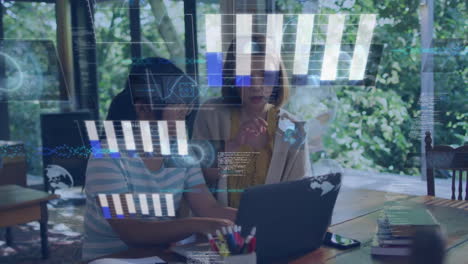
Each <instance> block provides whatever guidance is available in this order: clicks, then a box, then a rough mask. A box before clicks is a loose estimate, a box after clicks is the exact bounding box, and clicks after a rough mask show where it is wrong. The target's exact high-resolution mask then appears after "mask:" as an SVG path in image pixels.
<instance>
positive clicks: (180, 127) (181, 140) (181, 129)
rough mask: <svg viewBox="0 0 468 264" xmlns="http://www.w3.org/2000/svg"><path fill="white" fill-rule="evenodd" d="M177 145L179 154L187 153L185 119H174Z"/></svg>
mask: <svg viewBox="0 0 468 264" xmlns="http://www.w3.org/2000/svg"><path fill="white" fill-rule="evenodd" d="M176 131H177V147H178V150H179V155H188V145H187V130H186V128H185V121H176Z"/></svg>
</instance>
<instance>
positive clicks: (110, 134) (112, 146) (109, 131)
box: [103, 120, 119, 154]
mask: <svg viewBox="0 0 468 264" xmlns="http://www.w3.org/2000/svg"><path fill="white" fill-rule="evenodd" d="M103 124H104V131H105V132H106V138H107V145H108V147H109V151H110V153H111V154H118V153H119V146H118V145H117V137H116V136H115V130H114V125H113V123H112V121H108V120H106V121H103Z"/></svg>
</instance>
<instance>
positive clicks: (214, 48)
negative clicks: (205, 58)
mask: <svg viewBox="0 0 468 264" xmlns="http://www.w3.org/2000/svg"><path fill="white" fill-rule="evenodd" d="M205 28H206V36H207V40H209V41H207V42H206V51H207V52H222V51H223V48H222V43H223V42H222V38H221V15H220V14H207V15H205Z"/></svg>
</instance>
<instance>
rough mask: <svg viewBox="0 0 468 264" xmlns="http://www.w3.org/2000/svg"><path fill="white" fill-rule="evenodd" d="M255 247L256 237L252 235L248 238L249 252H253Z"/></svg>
mask: <svg viewBox="0 0 468 264" xmlns="http://www.w3.org/2000/svg"><path fill="white" fill-rule="evenodd" d="M256 247H257V238H256V237H252V239H251V240H250V247H249V253H252V252H254V251H255V248H256Z"/></svg>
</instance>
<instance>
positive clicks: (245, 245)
mask: <svg viewBox="0 0 468 264" xmlns="http://www.w3.org/2000/svg"><path fill="white" fill-rule="evenodd" d="M250 240H252V236H251V235H249V236H248V237H247V238H246V239H245V242H244V245H243V246H242V248H241V250H240V251H239V253H240V254H242V253H248V246H249V244H250Z"/></svg>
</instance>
